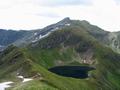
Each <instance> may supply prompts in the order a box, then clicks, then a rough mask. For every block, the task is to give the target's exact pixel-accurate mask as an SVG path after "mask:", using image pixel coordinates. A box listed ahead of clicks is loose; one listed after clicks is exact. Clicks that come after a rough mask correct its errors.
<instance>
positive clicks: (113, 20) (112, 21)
mask: <svg viewBox="0 0 120 90" xmlns="http://www.w3.org/2000/svg"><path fill="white" fill-rule="evenodd" d="M0 2H1V3H0V28H7V29H11V28H12V29H35V28H42V27H45V26H46V25H49V24H52V23H56V22H57V21H59V20H61V19H63V18H65V17H70V18H72V19H79V20H88V21H89V22H91V23H92V24H94V25H98V26H100V27H102V28H103V29H105V30H108V31H116V30H120V12H119V11H120V4H117V2H119V0H118V1H117V0H0Z"/></svg>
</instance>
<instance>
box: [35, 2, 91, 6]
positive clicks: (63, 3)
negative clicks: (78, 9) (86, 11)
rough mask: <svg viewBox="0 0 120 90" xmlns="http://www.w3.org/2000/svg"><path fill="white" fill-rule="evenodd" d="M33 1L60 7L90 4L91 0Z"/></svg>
mask: <svg viewBox="0 0 120 90" xmlns="http://www.w3.org/2000/svg"><path fill="white" fill-rule="evenodd" d="M33 3H35V4H38V5H41V6H49V7H58V6H69V5H89V4H91V0H54V1H53V0H33Z"/></svg>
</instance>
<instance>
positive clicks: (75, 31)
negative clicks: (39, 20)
mask: <svg viewBox="0 0 120 90" xmlns="http://www.w3.org/2000/svg"><path fill="white" fill-rule="evenodd" d="M8 49H9V48H8ZM11 51H12V52H8V54H6V56H5V57H4V56H2V54H1V56H0V57H1V58H2V60H1V61H4V60H6V61H12V60H14V58H15V61H16V60H17V63H19V64H20V62H21V64H22V63H23V62H24V61H25V64H22V67H23V68H24V69H23V70H22V71H21V73H22V74H25V75H26V76H34V75H35V74H38V73H39V74H40V75H41V76H40V77H38V78H37V81H36V80H35V81H33V82H32V81H31V82H28V83H26V84H25V85H22V84H18V85H17V86H15V87H14V88H12V90H21V89H23V90H27V89H28V88H29V90H37V88H36V87H38V88H39V87H40V86H39V85H43V84H44V85H45V88H44V89H40V90H47V88H50V89H52V88H53V90H54V89H58V90H101V89H102V90H119V89H120V86H119V85H120V72H119V69H120V55H119V54H117V53H115V52H113V51H112V50H111V49H110V48H108V47H105V46H103V45H101V44H99V42H98V41H97V40H95V38H93V37H92V36H91V35H90V34H89V33H88V32H86V31H85V30H84V28H79V27H66V28H63V29H62V30H59V31H55V32H53V33H52V34H50V35H49V36H48V37H46V38H43V39H42V40H40V41H39V42H36V43H33V44H31V45H30V46H28V47H26V48H22V49H18V48H16V50H15V51H18V52H20V53H21V55H17V57H13V56H14V55H15V51H14V49H12V50H11ZM4 53H5V52H4ZM88 56H89V57H88ZM8 57H9V58H8ZM4 58H5V59H4ZM10 58H12V60H11V59H10ZM83 60H86V62H83ZM1 65H3V66H4V67H5V66H8V67H9V66H10V67H11V64H9V63H7V64H3V63H1ZM61 65H63V66H64V65H89V66H93V67H95V68H96V70H94V71H91V72H90V73H91V77H90V78H87V79H75V78H67V77H62V76H59V75H56V74H54V73H51V72H49V71H48V70H47V69H48V68H51V67H54V66H61ZM12 66H13V67H14V68H16V69H14V70H13V72H15V71H16V70H19V68H20V67H18V65H12ZM1 68H2V67H1ZM0 70H2V69H0ZM24 72H26V73H24ZM28 72H29V73H28ZM7 73H8V74H10V73H11V71H10V72H9V71H8V72H7ZM3 74H4V75H6V73H3ZM41 77H42V79H40V78H41ZM36 82H38V83H37V84H36ZM32 83H33V86H29V85H31V84H32ZM44 85H43V87H44ZM27 87H28V88H27Z"/></svg>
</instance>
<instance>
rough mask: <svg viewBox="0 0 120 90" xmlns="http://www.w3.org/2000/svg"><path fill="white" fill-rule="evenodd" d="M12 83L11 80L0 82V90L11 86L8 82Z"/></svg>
mask: <svg viewBox="0 0 120 90" xmlns="http://www.w3.org/2000/svg"><path fill="white" fill-rule="evenodd" d="M12 83H13V82H11V81H8V82H3V83H0V90H5V89H6V88H9V87H11V86H10V85H9V84H12Z"/></svg>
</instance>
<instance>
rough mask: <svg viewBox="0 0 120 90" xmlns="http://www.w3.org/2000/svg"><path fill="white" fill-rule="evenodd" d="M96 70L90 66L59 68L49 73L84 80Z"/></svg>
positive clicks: (52, 69)
mask: <svg viewBox="0 0 120 90" xmlns="http://www.w3.org/2000/svg"><path fill="white" fill-rule="evenodd" d="M94 69H95V68H93V67H89V66H57V67H53V68H50V69H49V71H51V72H53V73H56V74H58V75H61V76H65V77H73V78H80V79H84V78H87V77H88V72H89V71H91V70H94Z"/></svg>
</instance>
